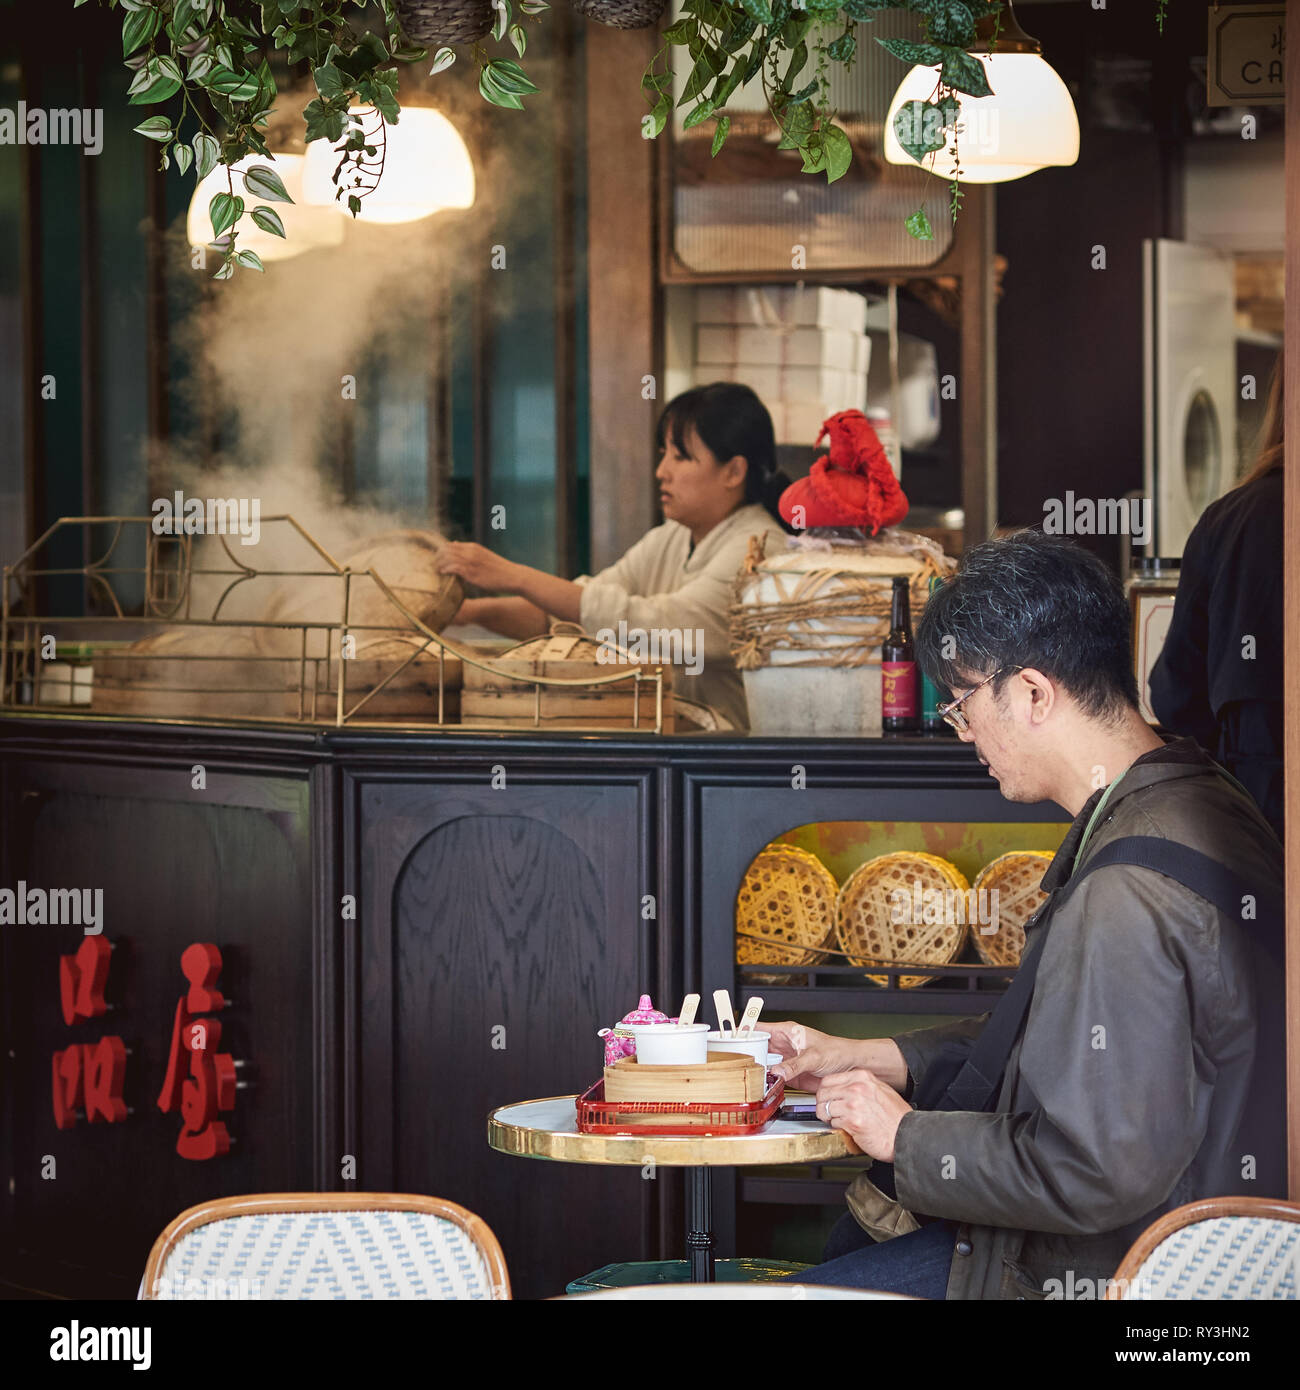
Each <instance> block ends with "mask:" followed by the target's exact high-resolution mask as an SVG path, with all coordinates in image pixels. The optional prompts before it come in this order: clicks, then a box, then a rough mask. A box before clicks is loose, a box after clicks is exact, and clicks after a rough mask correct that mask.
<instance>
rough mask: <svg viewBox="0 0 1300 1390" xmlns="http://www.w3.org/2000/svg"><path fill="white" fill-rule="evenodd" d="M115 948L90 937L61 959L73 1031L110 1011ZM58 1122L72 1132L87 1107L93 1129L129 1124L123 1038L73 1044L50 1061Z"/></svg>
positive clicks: (62, 997) (62, 991) (62, 995)
mask: <svg viewBox="0 0 1300 1390" xmlns="http://www.w3.org/2000/svg"><path fill="white" fill-rule="evenodd" d="M112 954H113V948H112V946H110V945H109V943H108V942H107V941H105V940H104V938H103V937H102V936H88V937H86V938H85V939H84V940H83V941H82V943H81V945H80V946H79V947H78V948H77V950H76V953H75V954H74V955H71V956H60V957H59V1002H60V1005H61V1006H62V1009H63V1021H64V1022H65V1023H67V1024H68V1025H69V1026H71V1025H72V1024H75V1023H82V1022H87V1021H89V1020H90V1019H92V1018H99V1017H100V1016H101V1015H102V1014H104V1013H106V1012H107V1010H108V1005H107V1004H106V1003H105V1002H104V988H105V986H106V985H107V984H108V967H109V962H110V960H111V958H112ZM50 1073H51V1075H50V1079H51V1083H52V1091H53V1101H54V1123H55V1124H56V1125H57V1126H58V1127H59V1128H60V1129H72V1128H73V1127H74V1126H75V1125H76V1123H77V1115H78V1111H79V1110H80V1109H81V1108H82V1107H83V1106H84V1107H85V1118H86V1119H87V1120H88V1121H89V1122H90V1123H91V1124H97V1123H99V1122H100V1121H103V1122H105V1123H107V1124H110V1125H111V1124H118V1123H120V1122H121V1121H122V1120H125V1119H126V1116H127V1108H126V1102H125V1101H124V1100H123V1099H122V1087H123V1084H124V1082H125V1079H126V1044H125V1043H124V1042H123V1041H122V1039H121V1038H119V1037H106V1038H101V1039H100V1040H99V1041H98V1042H97V1043H73V1044H72V1046H71V1047H65V1048H64V1049H63V1050H62V1051H60V1052H56V1053H55V1054H54V1056H53V1057H52V1058H51V1067H50Z"/></svg>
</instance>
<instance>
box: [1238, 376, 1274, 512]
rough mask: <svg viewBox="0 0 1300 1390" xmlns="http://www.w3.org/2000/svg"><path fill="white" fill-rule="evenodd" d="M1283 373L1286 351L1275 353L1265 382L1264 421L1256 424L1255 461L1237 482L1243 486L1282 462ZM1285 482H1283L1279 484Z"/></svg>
mask: <svg viewBox="0 0 1300 1390" xmlns="http://www.w3.org/2000/svg"><path fill="white" fill-rule="evenodd" d="M1285 377H1286V351H1285V349H1283V350H1282V351H1280V352H1279V353H1278V355H1277V362H1276V363H1275V364H1274V367H1273V376H1272V379H1271V380H1270V381H1269V384H1268V403H1267V405H1265V407H1264V422H1263V424H1262V425H1261V426H1260V430H1259V438H1258V439H1257V440H1256V441H1255V462H1254V463H1253V464H1252V465H1251V467H1250V468H1249V469H1248V470H1247V472H1246V476H1245V477H1244V478H1242V480H1241V482H1239V483H1238V484H1237V486H1238V487H1245V485H1246V484H1247V483H1253V482H1254V481H1255V479H1256V478H1262V477H1263V476H1264V475H1265V474H1266V473H1272V472H1275V471H1276V470H1278V469H1280V468H1281V467H1282V464H1283V456H1284V453H1285V449H1284V425H1285V422H1286V410H1285V400H1286V397H1285V391H1284V380H1285ZM1283 486H1285V484H1283Z"/></svg>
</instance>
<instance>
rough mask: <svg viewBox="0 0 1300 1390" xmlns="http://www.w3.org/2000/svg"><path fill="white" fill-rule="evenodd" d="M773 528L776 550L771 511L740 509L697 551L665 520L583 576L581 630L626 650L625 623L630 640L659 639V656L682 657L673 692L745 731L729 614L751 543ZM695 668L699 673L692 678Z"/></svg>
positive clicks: (778, 533) (779, 534)
mask: <svg viewBox="0 0 1300 1390" xmlns="http://www.w3.org/2000/svg"><path fill="white" fill-rule="evenodd" d="M769 531H770V532H772V533H773V536H774V539H773V540H771V541H769V542H768V548H769V550H775V549H777V547H778V546H779V545H783V544H784V541H785V532H784V531H783V530H782V529H781V527H780V525H779V524H778V523H777V522H776V521H775V520H773V518H772V514H771V513H770V512H769V511H768V510H767V509H766V508H765V507H760V506H758V505H757V504H755V505H752V506H745V507H738V508H737V509H736V510H735V511H734V512H732V513H731V515H730V516H728V517H727V518H726V519H725V520H723V521H720V522H719V523H718V524H717V525H716V526H715V527H714V528H713V530H712V531H710V532H709V534H708V535H707V536H705V537H704V539H703V540H702V541H701V542H700V543H699V545H697V546H696V547H695V549H694V550H692V549H691V533H690V531H688V530H687V529H686V527H685V526H683V525H682V524H681V523H680V522H677V521H665V522H664V524H663V525H662V526H656V527H655V528H654V530H653V531H647V532H646V534H645V535H644V536H642V537H641V539H640V540H639V541H637V543H636V544H635V545H634V546H633V547H632V548H631V550H629V551H628V552H627V554H626V555H624V556H623V558H622V559H621V560H618V561H616V562H615V563H614V564H612V565H610V566H609V568H608V569H603V570H601V571H600V573H599V574H596V575H592V576H587V575H581V576H579V578H578V580H577V581H576V582H577V583H579V584H581V585H582V607H581V610H580V621H581V623H582V626H583V627H584V628H585V629H586V630H587V632H589V633H590V634H591V635H592V636H593V637H598V638H600V639H601V640H602V641H614V642H617V643H618V644H619V645H620V646H622V645H626V644H627V639H626V638H625V637H624V636H623V635H622V633H620V629H619V624H620V623H623V624H625V625H626V626H625V628H624V629H623V631H624V632H625V633H627V634H628V635H629V636H631V635H633V634H636V633H638V632H639V633H642V634H647V635H648V636H646V635H643V636H642V638H641V640H642V641H643V642H644V641H648V640H649V637H653V638H654V640H655V642H656V643H657V649H658V650H659V651H661V652H667V651H669V650H671V651H674V652H676V653H679V654H680V657H681V658H684V660H682V661H681V664H674V666H673V689H674V690H675V691H676V692H677V693H678V694H679V695H683V696H685V697H686V699H688V700H696V701H699V702H700V703H701V704H706V705H712V706H713V707H714V709H716V710H718V711H719V712H720V713H721V714H723V715H725V716H726V718H727V719H729V720H730V721H731V723H732V724H733V725H735V727H736V728H738V729H747V728H748V727H749V715H748V712H747V710H746V708H745V688H744V684H743V683H742V681H741V677H740V672H739V671H737V670H736V668H735V666H733V665H732V662H731V658H730V656H729V655H728V652H727V646H728V617H727V614H728V609H729V608H730V606H731V589H732V582H733V581H734V579H735V577H736V572H737V570H739V569H740V566H741V564H742V563H743V561H744V559H745V554H746V551H747V550H748V547H749V538H750V537H751V536H757V535H761V534H762V533H763V532H769ZM776 538H779V540H778V539H776ZM660 659H661V660H662V659H665V658H664V657H661V658H660ZM691 666H693V667H694V668H695V669H696V671H698V674H691V671H690V669H689V668H690V667H691Z"/></svg>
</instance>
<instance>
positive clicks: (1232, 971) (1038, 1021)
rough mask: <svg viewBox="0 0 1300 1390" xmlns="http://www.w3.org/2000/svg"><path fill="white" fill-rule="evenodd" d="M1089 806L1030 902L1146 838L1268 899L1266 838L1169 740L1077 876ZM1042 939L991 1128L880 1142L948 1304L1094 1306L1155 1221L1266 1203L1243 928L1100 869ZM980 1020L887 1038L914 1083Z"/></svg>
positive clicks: (1282, 1188)
mask: <svg viewBox="0 0 1300 1390" xmlns="http://www.w3.org/2000/svg"><path fill="white" fill-rule="evenodd" d="M1100 797H1101V793H1100V792H1098V793H1096V794H1095V795H1094V796H1093V797H1092V798H1091V799H1090V800H1089V802H1088V804H1087V805H1086V806H1085V807H1084V808H1083V810H1082V811H1080V813H1079V815H1078V817H1077V818H1076V819H1075V821H1074V824H1073V825H1072V826H1071V829H1070V832H1069V833H1068V834H1067V836H1066V838H1065V841H1064V842H1063V843H1062V845H1061V848H1060V850H1059V851H1058V853H1057V855H1056V857H1055V858H1054V859H1053V861H1052V863H1051V865H1050V866H1049V867H1048V870H1047V872H1046V873H1045V874H1044V876H1043V887H1044V889H1045V890H1046V891H1051V890H1053V889H1057V888H1060V887H1062V885H1064V884H1065V883H1066V882H1067V881H1068V880H1069V879H1070V877H1071V875H1072V873H1073V872H1074V871H1075V869H1076V868H1078V867H1082V865H1084V864H1086V863H1087V862H1088V860H1089V859H1090V858H1091V857H1092V855H1094V854H1095V853H1096V852H1097V851H1098V850H1100V849H1101V848H1102V847H1103V846H1104V845H1106V844H1108V843H1110V842H1111V841H1113V840H1116V839H1119V838H1121V837H1123V836H1127V835H1152V836H1161V837H1164V838H1167V839H1170V840H1176V841H1179V842H1181V843H1183V844H1185V845H1190V846H1192V847H1193V848H1195V849H1199V850H1201V851H1202V852H1203V853H1205V854H1208V855H1209V856H1210V857H1211V858H1213V859H1217V860H1218V861H1219V862H1221V863H1223V864H1226V865H1228V866H1230V867H1231V868H1233V869H1235V870H1236V871H1237V872H1238V873H1239V874H1241V875H1242V876H1243V877H1245V878H1246V879H1247V880H1248V881H1250V882H1251V883H1258V884H1259V885H1260V886H1261V893H1262V892H1263V891H1264V889H1265V888H1266V887H1267V888H1268V889H1271V891H1273V892H1275V893H1276V894H1277V895H1278V896H1279V897H1280V896H1281V886H1282V848H1281V845H1280V844H1279V843H1278V840H1277V838H1276V836H1275V835H1274V834H1273V832H1272V830H1271V829H1270V828H1269V826H1268V824H1267V822H1266V821H1265V820H1264V818H1263V816H1262V815H1261V814H1260V812H1259V810H1258V808H1257V807H1256V806H1255V803H1254V802H1253V801H1252V800H1250V798H1249V797H1247V796H1245V795H1244V794H1243V793H1241V792H1240V791H1238V790H1237V789H1236V787H1235V786H1234V785H1233V784H1232V783H1231V782H1229V781H1228V780H1227V778H1226V777H1224V776H1223V775H1222V774H1221V773H1219V772H1217V771H1216V769H1215V764H1214V763H1213V762H1212V761H1211V759H1210V758H1209V757H1208V755H1206V754H1205V753H1204V752H1202V750H1201V749H1200V748H1199V747H1198V746H1197V745H1196V744H1195V743H1193V742H1192V741H1191V740H1190V739H1177V740H1174V741H1172V742H1170V743H1167V744H1166V745H1165V746H1164V747H1162V748H1158V749H1154V750H1152V752H1150V753H1147V754H1144V755H1143V756H1142V757H1140V758H1138V759H1137V760H1136V761H1135V762H1134V763H1133V765H1132V766H1131V767H1130V768H1129V770H1128V771H1127V772H1126V773H1125V775H1124V777H1123V779H1122V780H1121V781H1120V783H1119V784H1118V786H1116V788H1115V790H1114V792H1113V793H1112V794H1111V796H1110V799H1109V801H1108V802H1107V804H1106V809H1105V811H1104V813H1103V816H1102V818H1101V820H1100V821H1099V822H1098V824H1097V825H1096V826H1095V827H1094V829H1093V832H1092V835H1091V837H1090V838H1089V840H1088V842H1087V845H1086V846H1085V849H1084V855H1083V858H1082V859H1081V860H1080V861H1079V864H1078V865H1077V866H1076V865H1075V863H1074V859H1075V855H1076V853H1077V851H1078V847H1079V842H1080V840H1081V838H1082V836H1083V832H1084V828H1085V826H1086V824H1087V822H1088V819H1089V817H1090V816H1091V814H1092V812H1093V810H1094V809H1095V807H1096V805H1097V803H1098V801H1099V799H1100ZM1045 915H1046V914H1044V916H1045ZM1246 915H1247V916H1248V915H1249V908H1247V909H1246ZM1044 929H1046V930H1047V939H1046V942H1045V943H1044V947H1043V952H1042V958H1041V961H1040V963H1039V968H1038V975H1037V978H1036V980H1035V982H1034V992H1033V999H1032V1002H1031V1004H1030V1009H1029V1015H1028V1018H1027V1020H1026V1023H1025V1026H1024V1028H1023V1030H1022V1032H1021V1036H1020V1038H1019V1039H1018V1040H1017V1042H1016V1045H1015V1047H1014V1048H1013V1050H1012V1052H1011V1056H1010V1059H1009V1061H1008V1064H1007V1068H1006V1072H1005V1074H1004V1076H1003V1079H1002V1085H1001V1090H1000V1092H999V1096H998V1102H997V1108H996V1110H995V1111H993V1112H991V1113H988V1114H977V1113H973V1112H963V1111H917V1110H914V1111H911V1112H909V1113H908V1114H906V1115H904V1116H903V1119H902V1121H901V1122H900V1124H899V1127H898V1135H897V1140H896V1145H895V1159H894V1179H895V1186H896V1191H897V1194H898V1200H899V1201H900V1202H901V1203H902V1204H903V1206H905V1207H907V1208H908V1209H909V1210H911V1211H913V1212H918V1213H926V1214H928V1215H931V1216H936V1217H944V1218H947V1219H950V1220H954V1221H956V1222H958V1223H960V1224H959V1227H958V1231H957V1242H956V1253H955V1254H954V1255H953V1262H952V1271H951V1274H950V1277H949V1281H948V1295H947V1296H948V1297H949V1298H950V1299H952V1298H1013V1299H1014V1298H1026V1299H1032V1298H1043V1297H1051V1296H1058V1293H1059V1290H1064V1291H1066V1293H1065V1296H1069V1292H1068V1291H1069V1290H1074V1291H1075V1296H1078V1294H1079V1293H1080V1292H1083V1293H1084V1294H1085V1296H1086V1294H1087V1292H1088V1291H1089V1289H1090V1288H1091V1289H1094V1290H1096V1292H1097V1296H1100V1293H1101V1291H1102V1289H1103V1287H1104V1284H1103V1283H1102V1281H1105V1280H1107V1279H1109V1278H1110V1277H1112V1276H1113V1275H1114V1273H1115V1270H1116V1268H1117V1266H1118V1265H1119V1263H1120V1260H1121V1259H1122V1258H1123V1256H1124V1254H1125V1253H1126V1251H1127V1250H1128V1247H1129V1246H1130V1245H1131V1244H1132V1242H1133V1239H1134V1238H1135V1237H1136V1236H1137V1235H1138V1234H1139V1233H1140V1232H1141V1231H1142V1230H1144V1229H1145V1228H1146V1227H1147V1226H1148V1225H1149V1224H1150V1223H1151V1222H1152V1221H1153V1220H1154V1219H1155V1218H1156V1217H1157V1216H1159V1215H1160V1214H1161V1213H1163V1212H1165V1211H1168V1210H1170V1209H1171V1208H1173V1207H1176V1206H1180V1205H1182V1204H1183V1203H1184V1202H1189V1201H1192V1200H1194V1199H1196V1198H1201V1197H1218V1196H1227V1195H1230V1194H1238V1193H1240V1194H1247V1195H1251V1196H1257V1197H1283V1196H1285V1195H1286V1183H1285V1113H1284V1111H1285V1095H1284V1093H1283V1092H1282V1090H1281V1076H1282V1067H1281V1059H1280V1058H1271V1059H1269V1061H1268V1063H1267V1064H1266V1065H1261V1066H1258V1067H1257V1065H1256V1038H1257V1036H1258V1034H1259V1032H1260V1019H1261V1017H1262V1011H1264V1010H1275V1011H1277V1012H1276V1014H1275V1015H1274V1018H1275V1019H1277V1018H1278V1017H1279V1016H1280V1014H1281V1011H1282V1009H1283V1007H1284V1003H1283V980H1282V976H1281V972H1280V971H1278V970H1277V969H1276V968H1272V969H1270V968H1267V967H1264V966H1262V965H1261V963H1260V958H1259V957H1260V949H1261V948H1260V945H1259V937H1258V932H1259V931H1260V930H1263V929H1264V927H1263V924H1262V923H1260V922H1257V921H1256V922H1252V921H1250V920H1245V921H1243V920H1237V919H1233V918H1229V917H1225V916H1224V915H1222V914H1221V913H1220V912H1219V911H1218V910H1217V909H1216V908H1215V907H1213V906H1212V905H1211V904H1210V903H1208V902H1207V901H1206V900H1205V899H1203V898H1201V897H1199V896H1197V895H1196V894H1195V893H1193V892H1191V891H1190V890H1189V889H1186V888H1184V887H1183V886H1182V885H1181V884H1179V883H1176V882H1174V881H1173V880H1172V879H1170V878H1167V877H1165V876H1164V875H1163V874H1159V873H1156V872H1154V871H1153V870H1151V869H1146V868H1138V867H1132V866H1128V865H1120V864H1116V865H1110V866H1108V867H1105V868H1099V869H1098V870H1097V871H1096V872H1094V873H1092V874H1090V875H1089V876H1088V878H1087V879H1086V880H1084V881H1083V882H1081V883H1079V884H1078V885H1077V887H1076V888H1075V889H1074V890H1073V891H1072V892H1071V893H1070V894H1069V895H1068V897H1065V898H1064V899H1063V901H1061V903H1060V905H1059V906H1058V907H1056V908H1055V910H1054V911H1053V912H1052V915H1051V919H1050V925H1049V926H1048V927H1047V928H1044V927H1043V926H1042V925H1038V926H1031V927H1030V928H1029V930H1028V936H1029V941H1033V940H1034V939H1035V938H1036V935H1037V933H1038V932H1039V931H1042V930H1044ZM987 1017H988V1015H987V1014H985V1015H983V1016H982V1017H980V1018H974V1019H966V1020H962V1021H960V1022H957V1023H952V1024H945V1025H942V1026H940V1027H937V1028H928V1029H922V1030H920V1031H917V1032H911V1033H904V1034H901V1035H899V1036H898V1037H897V1038H896V1039H895V1041H896V1042H897V1044H898V1046H899V1048H900V1049H901V1050H902V1053H903V1057H904V1059H905V1060H906V1062H907V1068H908V1072H909V1073H910V1075H911V1077H912V1078H913V1081H914V1082H915V1081H919V1080H920V1078H921V1077H922V1076H923V1075H924V1074H925V1069H926V1067H927V1066H929V1065H930V1063H931V1061H932V1060H934V1058H935V1057H936V1056H937V1055H938V1054H939V1052H940V1050H941V1048H942V1047H943V1044H944V1043H945V1042H949V1041H954V1040H961V1039H965V1040H967V1045H968V1043H969V1040H973V1039H974V1038H975V1037H976V1036H977V1035H978V1033H979V1031H980V1029H981V1027H982V1026H983V1023H984V1021H985V1019H987ZM1053 1280H1054V1281H1059V1290H1058V1286H1057V1285H1054V1284H1049V1282H1048V1281H1053ZM1085 1281H1090V1282H1085Z"/></svg>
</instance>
